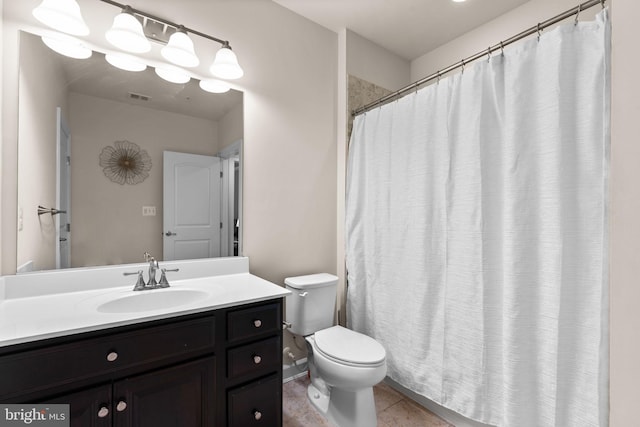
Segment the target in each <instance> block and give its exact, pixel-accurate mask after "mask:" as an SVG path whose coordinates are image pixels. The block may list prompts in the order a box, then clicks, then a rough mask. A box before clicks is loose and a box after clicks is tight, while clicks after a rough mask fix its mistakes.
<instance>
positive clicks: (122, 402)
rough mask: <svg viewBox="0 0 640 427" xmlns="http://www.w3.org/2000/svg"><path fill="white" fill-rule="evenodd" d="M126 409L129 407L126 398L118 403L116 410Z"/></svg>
mask: <svg viewBox="0 0 640 427" xmlns="http://www.w3.org/2000/svg"><path fill="white" fill-rule="evenodd" d="M125 409H127V402H125V401H124V400H121V401H120V402H118V404H117V405H116V411H118V412H122V411H124V410H125Z"/></svg>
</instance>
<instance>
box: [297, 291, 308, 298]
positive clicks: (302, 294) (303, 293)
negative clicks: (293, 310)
mask: <svg viewBox="0 0 640 427" xmlns="http://www.w3.org/2000/svg"><path fill="white" fill-rule="evenodd" d="M308 293H309V292H302V293H301V294H298V295H300V296H301V297H302V298H304V297H306V296H307V294H308Z"/></svg>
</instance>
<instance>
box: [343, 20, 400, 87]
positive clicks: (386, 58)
mask: <svg viewBox="0 0 640 427" xmlns="http://www.w3.org/2000/svg"><path fill="white" fill-rule="evenodd" d="M346 54H347V58H346V64H347V74H350V75H352V76H356V77H359V78H361V79H363V80H366V81H368V82H371V83H375V84H376V85H378V86H381V87H383V88H385V89H388V90H392V91H393V90H398V89H400V88H401V87H403V86H406V85H408V84H409V83H411V64H410V63H409V61H407V60H405V59H403V58H401V57H399V56H398V55H396V54H395V53H393V52H390V51H388V50H386V49H384V48H383V47H381V46H379V45H377V44H375V43H373V42H371V41H370V40H368V39H365V38H364V37H362V36H360V35H359V34H357V33H354V32H353V31H350V30H346Z"/></svg>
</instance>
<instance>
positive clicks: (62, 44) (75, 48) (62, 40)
mask: <svg viewBox="0 0 640 427" xmlns="http://www.w3.org/2000/svg"><path fill="white" fill-rule="evenodd" d="M42 41H43V42H44V44H46V45H47V46H48V47H49V49H51V50H53V51H55V52H58V53H59V54H60V55H64V56H68V57H69V58H75V59H87V58H90V57H91V54H92V53H93V52H92V51H91V49H89V48H88V47H87V46H85V45H84V43H82V41H80V40H78V39H76V38H75V37H71V36H67V35H66V34H56V35H53V36H42Z"/></svg>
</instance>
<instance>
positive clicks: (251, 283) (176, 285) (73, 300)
mask: <svg viewBox="0 0 640 427" xmlns="http://www.w3.org/2000/svg"><path fill="white" fill-rule="evenodd" d="M233 262H235V263H236V264H238V260H234V261H233ZM164 264H166V268H173V267H174V266H176V265H179V264H180V262H178V261H176V262H173V263H163V264H162V265H161V266H162V267H165V265H164ZM242 264H243V263H242V261H240V268H231V269H229V268H222V269H217V268H213V269H212V270H211V271H208V272H205V273H204V274H211V275H207V276H202V277H187V278H181V279H178V280H171V279H169V282H170V284H171V287H169V288H164V289H153V290H146V291H140V292H134V291H133V290H132V289H133V285H134V283H135V276H128V277H127V279H126V280H127V282H129V283H128V284H127V285H126V286H124V285H121V284H118V285H116V286H102V287H100V286H98V285H95V277H94V278H93V279H92V280H93V281H92V283H93V285H92V289H88V290H84V289H86V288H87V286H82V287H79V286H71V285H69V283H73V282H74V280H71V279H69V276H68V275H65V276H60V275H59V274H58V280H57V281H58V282H60V280H59V278H60V277H65V280H64V283H58V284H59V286H56V284H51V285H49V286H47V285H46V284H45V285H43V284H42V283H43V282H46V280H47V277H49V276H47V275H46V274H43V275H40V276H39V277H38V276H37V275H36V276H31V277H34V278H35V279H37V283H36V282H35V281H34V280H31V282H30V283H26V284H25V283H13V282H18V280H12V279H7V278H8V277H19V276H6V277H4V278H0V279H5V280H4V282H0V347H5V346H9V345H13V344H19V343H25V342H30V341H35V340H39V339H45V338H53V337H59V336H64V335H71V334H75V333H80V332H88V331H95V330H99V329H107V328H112V327H115V326H123V325H130V324H134V323H139V322H143V321H150V320H157V319H163V318H167V317H175V316H181V315H185V314H192V313H199V312H203V311H208V310H215V309H219V308H225V307H230V306H235V305H240V304H246V303H252V302H259V301H265V300H269V299H274V298H280V297H283V296H286V295H288V294H289V293H290V292H289V291H287V290H286V289H285V288H284V287H282V286H278V285H275V284H273V283H271V282H268V281H266V280H264V279H261V278H259V277H257V276H254V275H252V274H250V273H249V272H248V261H246V262H245V263H244V264H246V269H245V268H243V265H242ZM217 265H220V261H218V264H217ZM127 268H129V269H131V267H130V266H126V267H122V266H118V267H111V268H107V269H108V270H116V273H117V274H118V275H122V270H123V269H127ZM104 270H105V269H100V270H99V271H98V273H104ZM216 270H217V271H216ZM242 270H246V271H242ZM93 271H94V276H95V275H96V274H97V273H96V270H93ZM216 272H222V273H224V274H215V273H216ZM82 273H84V272H82ZM116 273H114V272H113V271H110V274H111V275H112V277H115V275H114V274H116ZM102 275H107V274H102ZM102 275H101V276H102ZM182 276H183V277H184V276H188V273H183V275H182ZM145 278H146V271H145ZM21 279H22V278H21ZM85 279H86V277H85ZM23 282H24V280H23ZM77 282H79V283H81V282H82V280H77ZM34 286H35V288H37V289H41V288H42V287H43V286H44V287H45V288H46V289H47V291H46V292H36V291H35V290H34ZM56 289H58V290H60V291H56ZM185 289H188V290H193V291H196V292H198V291H199V292H200V293H199V294H198V295H199V298H198V299H197V300H195V301H193V302H185V303H182V304H180V305H174V306H173V307H169V308H160V309H146V310H144V311H135V312H124V313H105V312H102V311H99V310H98V308H99V307H100V306H101V305H102V304H104V303H107V302H109V301H113V300H116V299H118V298H122V297H128V296H132V295H134V296H136V297H137V296H138V295H141V294H147V293H152V292H153V293H170V292H176V291H178V293H179V292H180V291H181V290H185ZM172 295H176V293H174V294H172Z"/></svg>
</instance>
